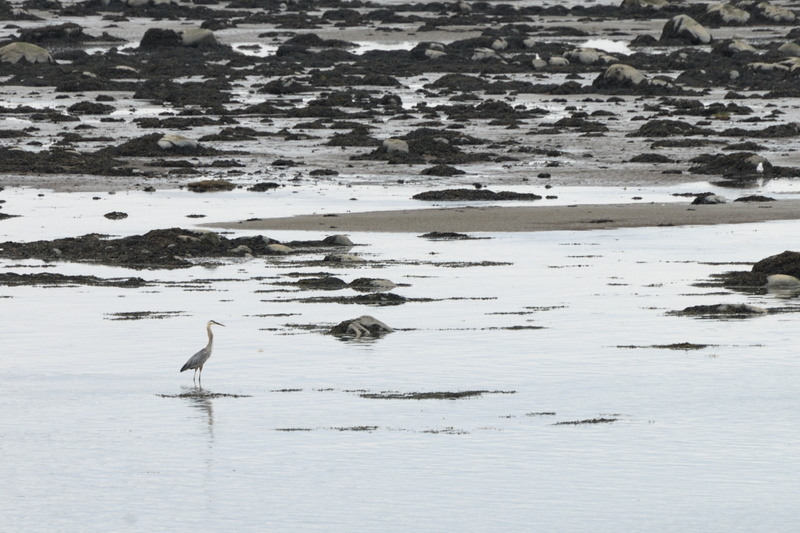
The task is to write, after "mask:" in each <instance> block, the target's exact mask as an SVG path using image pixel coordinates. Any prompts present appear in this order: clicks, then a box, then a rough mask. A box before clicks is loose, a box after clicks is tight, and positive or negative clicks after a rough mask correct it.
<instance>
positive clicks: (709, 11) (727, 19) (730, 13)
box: [706, 4, 750, 24]
mask: <svg viewBox="0 0 800 533" xmlns="http://www.w3.org/2000/svg"><path fill="white" fill-rule="evenodd" d="M706 15H707V16H708V19H709V21H713V22H716V23H718V24H746V23H747V21H748V20H750V13H748V12H747V11H745V10H744V9H739V8H738V7H735V6H732V5H730V4H713V5H710V6H708V7H707V8H706Z"/></svg>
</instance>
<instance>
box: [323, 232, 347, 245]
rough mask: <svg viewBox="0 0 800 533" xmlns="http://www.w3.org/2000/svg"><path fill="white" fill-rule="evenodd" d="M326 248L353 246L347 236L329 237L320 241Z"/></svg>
mask: <svg viewBox="0 0 800 533" xmlns="http://www.w3.org/2000/svg"><path fill="white" fill-rule="evenodd" d="M322 242H323V244H327V245H328V246H353V241H351V240H350V237H348V236H347V235H330V236H328V237H325V238H324V239H322Z"/></svg>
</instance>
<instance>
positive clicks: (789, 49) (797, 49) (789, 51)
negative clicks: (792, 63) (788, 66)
mask: <svg viewBox="0 0 800 533" xmlns="http://www.w3.org/2000/svg"><path fill="white" fill-rule="evenodd" d="M778 52H780V53H782V54H783V55H785V56H789V57H800V44H797V43H792V42H789V43H783V44H782V45H780V47H778Z"/></svg>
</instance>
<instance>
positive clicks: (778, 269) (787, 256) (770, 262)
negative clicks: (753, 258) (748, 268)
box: [752, 250, 800, 278]
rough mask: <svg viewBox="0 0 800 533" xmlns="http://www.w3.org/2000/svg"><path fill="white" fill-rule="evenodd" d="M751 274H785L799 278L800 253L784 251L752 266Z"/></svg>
mask: <svg viewBox="0 0 800 533" xmlns="http://www.w3.org/2000/svg"><path fill="white" fill-rule="evenodd" d="M752 271H753V272H760V273H762V274H767V275H771V274H786V275H789V276H794V277H796V278H800V252H792V251H789V250H787V251H785V252H781V253H779V254H777V255H771V256H769V257H766V258H764V259H762V260H761V261H758V262H757V263H756V264H754V265H753V268H752Z"/></svg>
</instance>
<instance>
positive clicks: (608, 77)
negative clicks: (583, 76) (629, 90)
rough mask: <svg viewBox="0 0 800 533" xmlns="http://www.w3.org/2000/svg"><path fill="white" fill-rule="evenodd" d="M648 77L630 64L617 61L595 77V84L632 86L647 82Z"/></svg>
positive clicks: (602, 85)
mask: <svg viewBox="0 0 800 533" xmlns="http://www.w3.org/2000/svg"><path fill="white" fill-rule="evenodd" d="M646 81H647V77H646V76H645V75H644V74H642V73H641V72H640V71H639V70H638V69H635V68H633V67H632V66H630V65H624V64H622V63H615V64H614V65H611V66H610V67H608V68H607V69H606V70H605V72H603V73H602V74H600V76H598V77H597V79H595V81H594V83H593V85H595V86H601V87H632V86H634V85H639V84H640V83H645V82H646Z"/></svg>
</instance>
